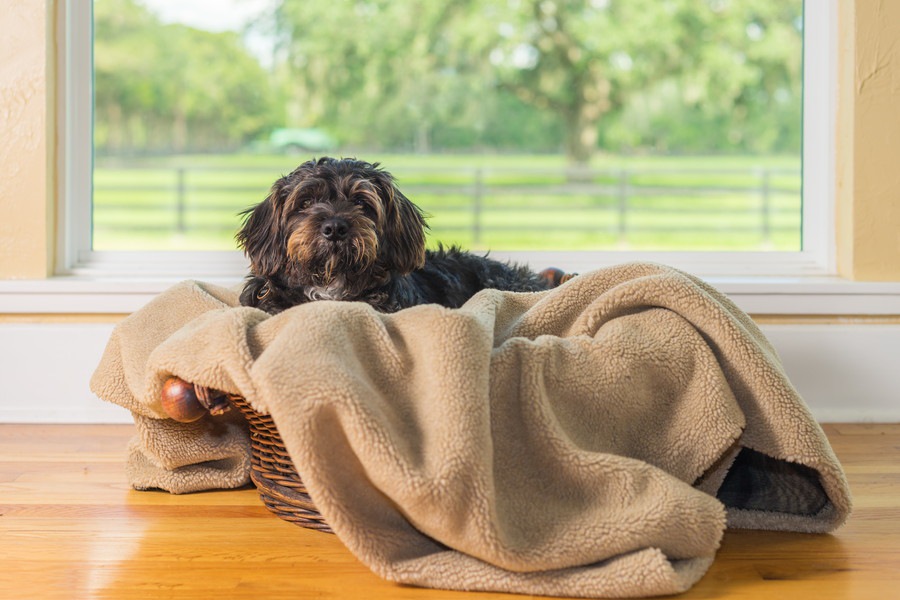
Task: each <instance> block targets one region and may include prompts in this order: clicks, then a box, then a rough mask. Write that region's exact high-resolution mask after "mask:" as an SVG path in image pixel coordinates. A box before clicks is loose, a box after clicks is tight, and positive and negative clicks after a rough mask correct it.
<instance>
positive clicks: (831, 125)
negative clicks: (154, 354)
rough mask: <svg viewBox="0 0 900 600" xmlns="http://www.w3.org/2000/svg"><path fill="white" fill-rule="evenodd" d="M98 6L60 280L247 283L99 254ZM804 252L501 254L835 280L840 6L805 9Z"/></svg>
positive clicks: (85, 45) (204, 264) (78, 107)
mask: <svg viewBox="0 0 900 600" xmlns="http://www.w3.org/2000/svg"><path fill="white" fill-rule="evenodd" d="M92 6H93V3H92V2H79V1H76V0H64V1H62V2H60V3H58V7H59V11H60V13H61V14H59V15H58V18H57V39H58V40H60V43H59V44H58V51H59V52H60V58H59V63H58V64H59V69H58V81H57V93H58V99H59V102H58V103H57V107H58V108H57V115H56V118H57V131H58V137H59V140H58V141H59V145H58V148H59V150H60V151H59V154H58V162H57V169H58V173H59V177H58V178H57V185H58V189H57V193H58V197H59V202H58V214H57V218H58V225H59V226H58V228H57V234H58V239H57V256H56V259H57V260H56V274H57V275H71V276H85V277H97V278H104V277H133V276H135V275H136V274H140V275H139V277H144V278H148V277H150V278H153V277H156V278H160V277H162V278H177V277H185V276H187V277H197V278H226V279H227V278H235V279H237V278H240V277H241V276H243V274H245V273H246V269H247V261H246V259H245V258H244V257H243V256H242V255H241V253H240V252H239V251H237V250H234V251H193V252H187V251H159V252H145V251H94V250H93V249H92V248H91V233H92V232H91V227H92V214H91V211H92V177H93V161H92V155H93V148H92V136H93V120H92V116H93V110H92V109H93V107H92V86H93V73H92V71H93V56H92V48H93V44H92V36H93V13H92ZM803 11H804V45H803V48H804V49H803V79H804V81H803V86H804V92H803V130H804V138H803V147H802V154H803V172H802V177H803V183H802V197H803V202H802V213H803V214H802V228H803V247H802V249H801V250H799V251H795V252H784V251H769V252H764V251H731V252H722V251H720V252H710V251H706V252H702V251H698V252H684V251H679V252H673V251H662V252H645V251H591V252H587V251H578V252H566V251H556V252H546V251H540V252H538V251H535V252H504V251H501V250H494V251H492V253H491V255H492V256H493V257H495V258H499V259H503V260H514V261H518V262H525V263H528V264H531V265H533V266H535V267H538V268H540V267H543V266H551V265H552V266H556V267H559V268H562V269H564V270H567V271H573V272H584V271H587V270H591V269H596V268H600V267H604V266H609V265H612V264H619V263H623V262H628V261H653V262H661V263H666V264H669V265H672V266H674V267H677V268H681V269H683V270H686V271H690V272H692V273H695V274H697V275H700V276H704V277H730V278H734V277H738V278H740V277H760V276H766V277H804V276H833V275H835V274H836V270H837V265H836V259H835V226H836V225H835V178H834V175H833V174H834V172H835V163H836V161H835V137H836V128H837V118H836V116H837V115H836V109H837V107H836V104H837V69H838V65H837V62H838V60H837V0H826V1H822V2H805V3H804V8H803Z"/></svg>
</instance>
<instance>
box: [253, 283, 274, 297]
mask: <svg viewBox="0 0 900 600" xmlns="http://www.w3.org/2000/svg"><path fill="white" fill-rule="evenodd" d="M271 291H272V288H270V287H269V284H268V283H264V284H263V286H262V287H261V288H259V289H258V290H257V291H256V299H257V300H262V299H263V298H265V297H266V296H268V295H269V292H271Z"/></svg>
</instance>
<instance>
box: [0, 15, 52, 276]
mask: <svg viewBox="0 0 900 600" xmlns="http://www.w3.org/2000/svg"><path fill="white" fill-rule="evenodd" d="M47 4H48V3H47V2H46V1H45V0H22V1H18V2H5V3H3V12H2V13H0V140H2V143H0V215H2V218H0V276H2V277H4V278H40V277H46V276H47V274H48V273H49V272H50V269H51V266H50V264H51V256H52V247H51V246H52V244H50V243H48V242H50V241H51V240H52V237H53V236H51V235H50V234H49V232H50V231H51V230H52V227H53V214H52V211H51V210H50V201H51V198H50V196H49V194H48V189H49V180H50V179H51V177H52V175H51V174H50V173H49V169H48V152H47V148H48V144H47V129H48V127H47V125H48V120H47V119H48V112H49V111H48V102H47V91H48V89H49V88H50V87H52V86H51V85H48V77H47V46H48V44H47V35H46V32H47V29H48V20H47V12H48V8H47Z"/></svg>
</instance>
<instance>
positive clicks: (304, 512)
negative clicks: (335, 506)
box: [228, 395, 333, 533]
mask: <svg viewBox="0 0 900 600" xmlns="http://www.w3.org/2000/svg"><path fill="white" fill-rule="evenodd" d="M228 399H229V401H230V402H231V403H232V404H233V405H234V407H235V408H237V409H238V410H239V411H241V413H242V414H243V415H244V417H246V419H247V423H248V424H249V425H250V455H251V466H250V479H251V480H252V481H253V484H254V485H255V486H256V489H257V490H258V491H259V497H260V499H261V500H262V501H263V504H265V505H266V507H267V508H268V509H269V510H270V511H272V512H273V513H275V514H276V515H278V516H279V517H281V518H282V519H284V520H285V521H290V522H291V523H295V524H297V525H300V526H301V527H306V528H308V529H316V530H318V531H325V532H328V533H333V532H332V531H331V527H329V526H328V523H326V522H325V519H324V518H323V517H322V515H321V514H320V513H319V511H318V510H316V505H315V504H314V503H313V501H312V499H311V498H310V497H309V493H308V492H307V491H306V486H304V485H303V480H302V479H300V475H299V474H298V473H297V469H295V468H294V463H293V462H291V457H290V455H289V454H288V452H287V450H286V449H285V447H284V442H283V441H282V440H281V435H280V434H279V433H278V429H276V428H275V423H274V422H273V421H272V417H271V416H269V415H263V414H260V413H258V412H256V411H255V410H253V408H252V407H251V406H250V405H249V404H247V401H246V400H244V398H242V397H240V396H231V395H229V396H228Z"/></svg>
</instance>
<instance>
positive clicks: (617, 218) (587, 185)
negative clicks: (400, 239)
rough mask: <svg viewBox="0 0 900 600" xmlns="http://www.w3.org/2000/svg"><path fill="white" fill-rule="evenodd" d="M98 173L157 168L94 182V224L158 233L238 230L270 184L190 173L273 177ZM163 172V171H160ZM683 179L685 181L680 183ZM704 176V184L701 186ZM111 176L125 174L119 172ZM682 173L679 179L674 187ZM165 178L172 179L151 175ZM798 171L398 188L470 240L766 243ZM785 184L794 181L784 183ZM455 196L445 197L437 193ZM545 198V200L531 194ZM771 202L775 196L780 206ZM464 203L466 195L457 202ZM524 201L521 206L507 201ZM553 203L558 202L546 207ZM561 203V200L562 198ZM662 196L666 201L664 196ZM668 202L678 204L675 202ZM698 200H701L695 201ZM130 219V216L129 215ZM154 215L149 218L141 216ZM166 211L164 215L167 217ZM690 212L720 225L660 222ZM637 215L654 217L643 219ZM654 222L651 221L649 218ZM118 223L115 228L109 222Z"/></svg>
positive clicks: (413, 180) (466, 176)
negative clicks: (209, 218)
mask: <svg viewBox="0 0 900 600" xmlns="http://www.w3.org/2000/svg"><path fill="white" fill-rule="evenodd" d="M99 171H100V172H101V173H103V172H106V173H107V174H109V173H115V172H120V173H125V172H127V173H141V171H147V172H150V171H152V172H153V175H152V177H151V179H150V182H149V183H148V182H147V177H141V176H135V177H131V178H129V179H131V180H133V183H128V184H123V183H118V182H105V181H104V180H103V177H99V178H97V179H96V180H95V184H94V191H95V226H99V227H101V228H103V227H115V228H116V229H117V230H118V231H157V232H166V231H168V232H177V233H182V234H183V233H189V232H192V231H205V232H210V231H222V232H226V231H227V232H233V231H234V230H235V229H236V226H237V220H236V218H234V215H235V214H236V213H237V212H239V211H240V210H243V209H244V208H246V207H248V206H250V205H252V204H254V203H256V202H258V201H259V200H261V199H262V198H263V197H264V195H265V193H266V189H267V186H266V185H265V184H264V185H262V186H260V185H249V184H247V183H238V184H236V185H228V184H227V183H217V182H194V181H192V179H194V176H195V175H205V176H206V177H207V178H208V176H209V175H210V174H213V175H223V174H227V176H228V177H229V178H230V179H234V177H235V176H251V175H256V176H259V178H260V180H262V179H263V177H262V176H264V175H270V176H271V178H270V179H268V180H269V181H273V180H274V179H275V177H276V176H277V174H273V172H272V170H271V169H261V168H249V167H247V168H237V169H230V168H229V169H223V168H217V167H177V168H172V169H159V168H144V169H141V168H133V167H127V168H109V169H105V170H104V169H102V168H101V169H99ZM163 173H168V175H167V176H166V175H161V174H163ZM686 178H687V181H684V180H685V179H686ZM704 178H706V179H707V180H708V181H709V183H703V181H702V180H703V179H704ZM115 179H117V180H119V179H121V178H115ZM679 179H681V180H682V181H684V183H681V184H679V183H678V180H679ZM153 180H155V181H161V180H168V181H169V183H164V184H163V183H153V182H152V181H153ZM799 181H800V173H799V171H798V170H795V169H776V168H754V169H721V170H713V169H683V170H675V169H637V168H633V169H615V170H592V171H577V172H572V171H566V170H562V169H557V170H552V169H536V170H527V171H523V170H514V169H499V168H490V169H488V168H471V169H463V168H457V169H408V170H405V171H404V172H403V180H402V181H401V182H400V183H401V188H402V189H403V191H404V193H405V194H406V195H407V196H409V197H411V198H412V199H413V200H414V201H416V202H417V203H418V204H420V205H421V206H422V207H423V208H424V209H425V210H426V211H440V212H442V213H444V212H446V213H455V214H458V213H468V214H469V215H470V219H469V221H468V223H467V224H464V225H459V224H441V223H434V222H432V226H433V227H435V229H436V230H437V231H440V232H450V231H454V232H463V231H465V232H469V233H470V234H471V236H472V239H473V241H474V243H475V244H480V243H482V242H483V241H484V237H485V236H486V235H488V234H490V233H493V232H512V231H522V232H526V231H548V230H556V231H566V232H573V233H574V232H598V233H600V232H605V233H607V234H614V235H615V236H617V237H618V238H619V239H620V240H623V241H624V240H627V238H628V236H629V235H632V234H635V233H663V232H683V233H697V234H704V233H709V232H726V233H728V232H733V233H739V232H740V233H748V232H749V233H757V234H759V236H760V238H761V242H762V243H763V244H767V243H769V242H770V241H771V237H772V235H773V233H774V232H776V231H789V230H798V229H799V221H798V223H797V225H793V224H792V225H790V226H786V225H783V224H780V223H779V221H782V222H783V221H784V219H779V217H784V216H786V215H794V216H795V217H799V210H800V186H799ZM785 182H789V183H794V182H796V185H785ZM136 193H139V194H141V195H146V194H151V195H152V196H153V199H152V200H148V199H133V198H130V197H133V196H134V194H136ZM210 194H218V195H222V196H231V197H234V198H238V197H239V198H241V202H236V201H235V202H231V203H225V202H222V201H220V200H217V201H209V200H208V199H204V200H203V201H201V200H200V199H199V198H200V197H201V196H209V195H210ZM450 197H452V198H454V199H455V200H454V201H451V202H448V201H444V200H441V198H450ZM542 198H545V199H548V202H545V203H537V204H536V203H535V200H538V201H539V200H540V199H542ZM717 198H720V199H722V202H721V203H720V205H710V203H709V201H710V200H715V199H717ZM776 198H777V199H778V200H779V201H777V202H776ZM460 199H464V200H463V201H460ZM511 199H513V200H515V199H524V200H527V202H519V203H515V202H512V203H511V202H510V200H511ZM549 199H556V200H554V201H553V202H552V203H550V202H549ZM560 199H563V200H560ZM663 200H668V201H669V202H668V203H665V202H661V201H663ZM673 200H678V201H677V202H673ZM698 202H702V203H703V205H702V206H697V205H696V204H697V203H698ZM566 213H570V214H573V215H579V214H581V215H585V214H591V215H603V216H604V217H606V218H605V220H604V222H603V223H602V224H590V225H585V224H583V223H567V224H562V225H561V224H550V223H546V222H542V223H536V224H526V223H522V224H517V225H503V224H498V223H497V222H496V221H497V220H498V219H497V218H494V219H489V218H488V217H489V216H495V217H502V218H505V217H506V216H508V215H511V214H516V215H523V214H531V215H543V216H544V217H546V216H548V215H552V214H566ZM129 214H133V215H135V218H134V219H132V220H131V221H130V222H129V221H128V220H127V215H129ZM139 214H142V215H144V216H146V215H148V214H155V215H156V216H157V217H159V216H160V215H163V218H162V219H161V220H160V219H159V218H157V219H155V220H154V222H152V223H151V222H148V221H147V220H146V219H142V218H141V217H139V216H137V215H139ZM210 214H227V215H230V218H229V219H226V220H225V222H220V223H207V222H205V220H204V219H203V218H196V219H195V218H191V217H192V216H195V215H197V216H201V217H202V215H210ZM166 215H167V216H166ZM678 216H695V217H708V216H714V217H721V218H722V219H724V220H723V221H722V223H720V224H718V225H716V224H710V223H695V224H679V225H669V224H666V223H665V222H658V221H659V219H660V218H662V219H664V218H666V217H678ZM641 217H652V218H655V219H656V221H657V222H648V221H647V219H645V218H641ZM651 221H652V219H651ZM114 223H115V224H114Z"/></svg>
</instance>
